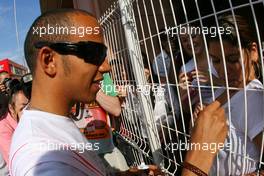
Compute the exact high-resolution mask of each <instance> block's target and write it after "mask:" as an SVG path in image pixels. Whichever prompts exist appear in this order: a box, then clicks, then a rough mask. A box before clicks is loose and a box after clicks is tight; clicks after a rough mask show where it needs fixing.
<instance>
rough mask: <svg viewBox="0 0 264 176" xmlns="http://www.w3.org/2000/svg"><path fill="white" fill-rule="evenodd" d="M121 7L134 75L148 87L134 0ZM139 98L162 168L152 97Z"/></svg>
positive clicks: (121, 0)
mask: <svg viewBox="0 0 264 176" xmlns="http://www.w3.org/2000/svg"><path fill="white" fill-rule="evenodd" d="M118 2H119V7H120V11H121V18H122V25H123V27H124V32H125V38H126V44H127V46H128V50H129V59H130V61H131V64H132V67H133V73H134V76H135V81H136V85H137V86H145V85H147V81H146V78H145V76H144V65H143V60H142V54H141V49H140V45H139V40H138V35H137V29H136V26H135V23H136V21H135V18H134V11H133V5H132V3H133V0H119V1H118ZM137 95H138V98H139V100H140V101H141V103H142V110H143V112H142V113H143V114H144V117H145V122H146V126H147V133H148V139H149V142H150V148H151V152H152V154H153V159H154V163H155V164H157V165H159V166H162V159H163V158H162V157H161V155H160V154H159V153H160V152H162V151H161V144H160V140H159V136H158V133H157V128H156V125H155V122H154V116H153V109H152V106H151V105H150V103H151V101H150V96H149V95H145V94H143V93H139V92H137Z"/></svg>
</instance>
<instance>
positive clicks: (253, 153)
mask: <svg viewBox="0 0 264 176" xmlns="http://www.w3.org/2000/svg"><path fill="white" fill-rule="evenodd" d="M260 88H263V86H262V84H261V82H260V81H259V80H256V79H255V80H253V81H251V82H250V83H249V84H248V85H247V86H246V90H247V91H246V92H247V93H246V94H247V118H246V116H245V109H246V107H245V103H244V102H245V101H244V95H245V94H244V90H240V91H239V92H237V93H236V94H235V95H234V96H233V97H232V98H231V99H230V108H231V124H229V125H230V127H231V131H229V135H228V137H227V139H226V141H225V146H226V147H225V148H224V149H223V150H221V151H219V154H218V155H219V175H220V176H226V175H230V174H231V175H241V174H242V169H243V163H245V173H251V172H254V171H255V170H256V168H257V167H256V164H257V162H258V161H259V158H260V151H259V150H258V148H257V146H256V145H255V144H254V143H253V139H254V138H255V137H256V136H257V135H258V134H259V133H261V132H262V131H263V129H264V110H263V109H264V108H263V107H264V92H263V90H260ZM248 89H256V90H248ZM223 107H224V108H225V112H226V117H227V118H228V120H227V122H228V123H229V118H230V116H229V114H228V106H227V103H226V104H225V105H224V106H223ZM245 119H247V126H245ZM246 128H247V134H246V141H245V130H246ZM245 142H246V156H247V158H246V159H245V162H244V150H243V148H245ZM227 144H228V145H227ZM230 144H231V147H230ZM230 149H231V155H230ZM229 161H231V165H229ZM229 166H231V167H230V169H229ZM229 170H230V174H229V173H228V171H229ZM210 173H211V174H210V175H212V176H215V175H217V165H216V160H215V163H214V165H213V167H212V169H211V172H210Z"/></svg>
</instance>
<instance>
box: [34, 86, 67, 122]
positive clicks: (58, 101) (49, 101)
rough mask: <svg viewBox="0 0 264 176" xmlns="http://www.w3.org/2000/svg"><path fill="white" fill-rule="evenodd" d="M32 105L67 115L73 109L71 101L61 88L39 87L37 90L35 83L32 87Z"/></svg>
mask: <svg viewBox="0 0 264 176" xmlns="http://www.w3.org/2000/svg"><path fill="white" fill-rule="evenodd" d="M30 106H31V108H35V109H38V110H41V111H44V112H49V113H53V114H57V115H61V116H67V117H68V115H69V112H70V109H71V103H70V101H69V100H68V99H67V97H66V96H64V95H62V94H61V92H60V91H59V90H55V89H48V88H46V89H41V88H38V89H37V90H36V89H35V87H34V85H33V87H32V97H31V101H30Z"/></svg>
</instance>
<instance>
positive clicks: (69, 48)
mask: <svg viewBox="0 0 264 176" xmlns="http://www.w3.org/2000/svg"><path fill="white" fill-rule="evenodd" d="M34 46H35V48H37V49H40V48H42V47H44V46H48V47H50V48H51V49H53V50H55V51H56V52H58V53H59V54H62V55H68V54H71V55H75V56H77V57H79V58H82V59H83V60H84V61H85V62H87V63H90V64H94V65H97V66H100V65H101V64H102V63H103V62H104V60H105V58H106V54H107V47H106V46H105V45H104V44H102V43H97V42H92V41H80V42H77V43H71V42H56V43H52V42H46V41H40V42H37V43H35V44H34Z"/></svg>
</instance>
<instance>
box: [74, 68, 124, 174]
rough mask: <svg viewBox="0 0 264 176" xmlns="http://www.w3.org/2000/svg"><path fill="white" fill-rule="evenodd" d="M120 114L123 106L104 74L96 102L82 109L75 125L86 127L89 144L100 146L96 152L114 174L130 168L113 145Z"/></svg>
mask: <svg viewBox="0 0 264 176" xmlns="http://www.w3.org/2000/svg"><path fill="white" fill-rule="evenodd" d="M108 69H110V68H108ZM120 114H121V106H120V102H119V98H118V97H117V92H116V90H115V86H114V84H113V80H112V79H111V78H110V75H109V73H104V74H103V81H102V82H101V89H100V90H99V91H98V92H97V94H96V99H95V101H94V102H92V103H90V104H85V105H84V106H82V107H81V113H80V116H81V117H78V119H81V120H80V121H75V123H76V124H77V126H78V127H80V128H81V127H84V128H81V129H82V131H83V133H84V135H85V136H86V138H87V140H88V142H89V143H92V144H94V145H98V150H97V151H96V152H97V154H98V155H99V156H100V158H101V159H102V161H103V164H104V166H105V167H106V169H107V170H109V171H110V170H111V171H110V172H112V173H114V172H120V171H125V170H127V169H128V168H129V167H128V166H127V164H126V160H125V158H124V156H123V155H122V153H121V152H120V151H119V150H118V148H117V147H115V145H114V143H113V135H112V128H111V122H112V120H115V118H118V117H119V116H120ZM111 118H112V119H111Z"/></svg>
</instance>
